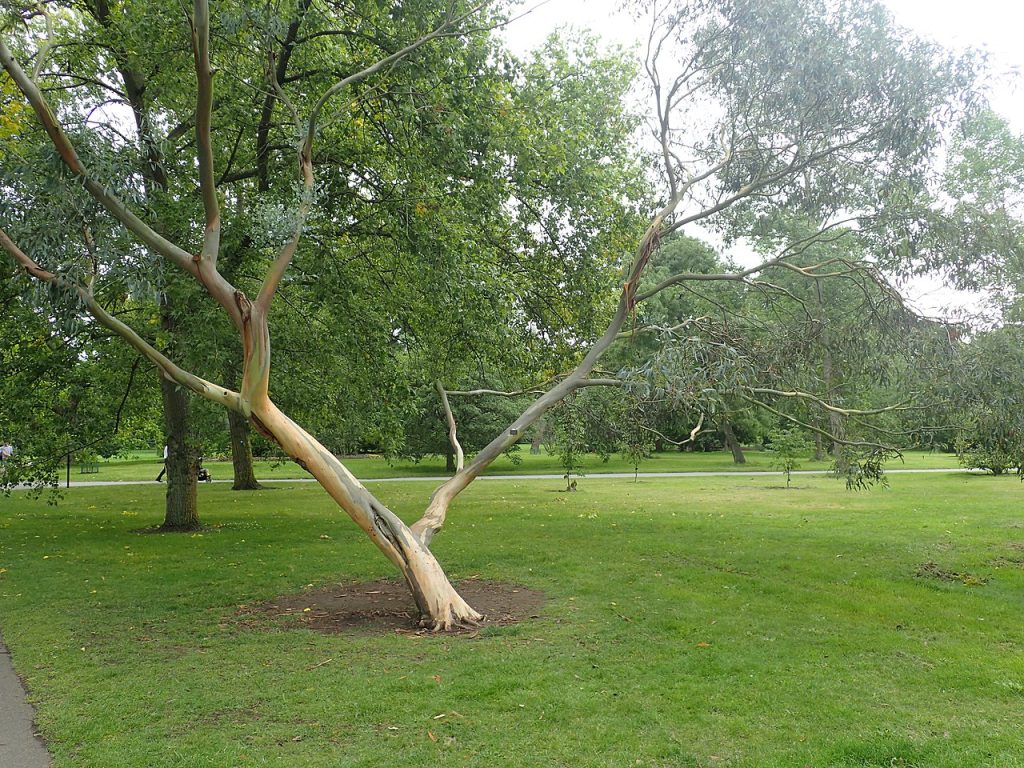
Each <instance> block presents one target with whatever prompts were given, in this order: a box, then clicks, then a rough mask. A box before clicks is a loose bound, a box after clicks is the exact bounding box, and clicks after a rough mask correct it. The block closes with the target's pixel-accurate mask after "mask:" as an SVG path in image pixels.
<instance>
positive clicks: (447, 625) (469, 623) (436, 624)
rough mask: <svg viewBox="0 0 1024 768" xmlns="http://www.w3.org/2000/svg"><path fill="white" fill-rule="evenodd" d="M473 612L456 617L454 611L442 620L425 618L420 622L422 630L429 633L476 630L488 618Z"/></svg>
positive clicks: (447, 613)
mask: <svg viewBox="0 0 1024 768" xmlns="http://www.w3.org/2000/svg"><path fill="white" fill-rule="evenodd" d="M470 610H471V615H467V616H456V615H455V612H454V611H453V610H449V611H447V612H446V615H445V616H444V617H442V618H436V619H432V618H430V617H429V616H424V617H422V618H421V619H420V621H419V626H420V629H425V630H427V631H428V632H458V631H460V630H470V629H476V628H477V627H479V626H480V625H481V624H483V622H484V619H485V618H486V617H485V616H484V615H483V614H482V613H477V612H476V611H473V610H472V609H470Z"/></svg>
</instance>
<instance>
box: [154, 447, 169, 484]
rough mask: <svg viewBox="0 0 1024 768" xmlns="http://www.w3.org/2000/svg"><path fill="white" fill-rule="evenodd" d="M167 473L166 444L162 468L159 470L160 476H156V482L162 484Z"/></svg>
mask: <svg viewBox="0 0 1024 768" xmlns="http://www.w3.org/2000/svg"><path fill="white" fill-rule="evenodd" d="M166 473H167V444H166V443H164V466H163V467H162V468H161V470H160V474H159V475H157V476H156V481H157V482H158V483H159V482H163V479H164V475H165V474H166Z"/></svg>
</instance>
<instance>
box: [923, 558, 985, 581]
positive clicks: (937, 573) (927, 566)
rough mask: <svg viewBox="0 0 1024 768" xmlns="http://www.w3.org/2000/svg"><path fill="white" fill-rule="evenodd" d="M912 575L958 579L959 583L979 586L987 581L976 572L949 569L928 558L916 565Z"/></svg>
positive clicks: (942, 579)
mask: <svg viewBox="0 0 1024 768" xmlns="http://www.w3.org/2000/svg"><path fill="white" fill-rule="evenodd" d="M914 575H915V576H917V578H919V579H938V580H939V581H958V582H960V583H961V584H966V585H967V586H968V587H980V586H982V585H984V584H986V583H988V579H987V578H986V577H984V576H979V575H978V574H976V573H966V572H961V571H950V570H947V569H945V568H943V567H941V566H940V565H939V564H938V563H934V562H932V561H931V560H929V561H928V562H927V563H923V564H922V565H920V566H918V568H917V570H916V571H914Z"/></svg>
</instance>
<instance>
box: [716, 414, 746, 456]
mask: <svg viewBox="0 0 1024 768" xmlns="http://www.w3.org/2000/svg"><path fill="white" fill-rule="evenodd" d="M722 439H723V440H724V441H725V445H726V447H728V449H729V450H730V451H732V460H733V463H734V464H746V463H747V457H746V456H744V455H743V449H742V448H741V447H740V441H739V440H737V439H736V433H735V432H734V431H733V428H732V422H728V421H724V422H722Z"/></svg>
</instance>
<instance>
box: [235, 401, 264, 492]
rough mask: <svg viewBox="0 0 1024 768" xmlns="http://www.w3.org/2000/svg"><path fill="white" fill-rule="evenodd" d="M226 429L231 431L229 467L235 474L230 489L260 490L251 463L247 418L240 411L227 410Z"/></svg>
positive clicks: (260, 486) (250, 444)
mask: <svg viewBox="0 0 1024 768" xmlns="http://www.w3.org/2000/svg"><path fill="white" fill-rule="evenodd" d="M228 431H229V432H230V433H231V467H232V469H233V470H234V474H235V482H234V484H233V485H232V486H231V490H233V491H258V490H260V488H262V487H263V486H262V485H260V483H259V481H258V480H257V479H256V472H255V470H254V469H253V463H252V443H251V442H250V439H249V438H250V426H249V420H248V419H246V418H245V417H244V416H243V415H242V414H240V413H235V412H234V411H228Z"/></svg>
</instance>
